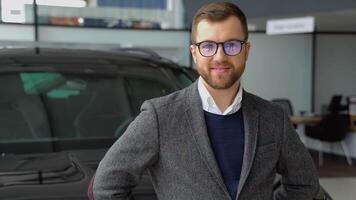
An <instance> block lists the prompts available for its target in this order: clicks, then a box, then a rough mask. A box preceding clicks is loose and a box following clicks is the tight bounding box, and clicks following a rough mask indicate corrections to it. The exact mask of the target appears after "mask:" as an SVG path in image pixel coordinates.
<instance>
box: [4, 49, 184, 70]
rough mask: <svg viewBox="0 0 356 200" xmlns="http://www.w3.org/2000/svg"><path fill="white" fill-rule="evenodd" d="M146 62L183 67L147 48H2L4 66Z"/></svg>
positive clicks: (151, 64) (152, 64) (153, 64)
mask: <svg viewBox="0 0 356 200" xmlns="http://www.w3.org/2000/svg"><path fill="white" fill-rule="evenodd" d="M46 62H48V63H53V62H56V63H63V64H65V63H67V64H70V63H71V64H73V63H78V64H79V63H91V64H112V65H116V64H146V65H150V66H164V67H171V68H179V66H178V65H177V64H175V63H173V62H172V61H170V60H168V59H164V58H161V57H160V56H159V55H158V54H156V53H154V52H150V51H149V50H144V49H135V48H132V49H130V48H121V49H116V50H90V49H66V48H2V49H0V65H7V66H8V65H16V66H27V65H35V64H36V63H37V64H40V63H42V64H43V63H46Z"/></svg>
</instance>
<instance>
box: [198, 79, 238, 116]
mask: <svg viewBox="0 0 356 200" xmlns="http://www.w3.org/2000/svg"><path fill="white" fill-rule="evenodd" d="M198 91H199V95H200V98H201V101H202V105H203V110H204V111H207V112H210V113H213V114H218V115H230V114H234V113H236V112H237V111H238V110H239V109H240V108H241V101H242V87H241V84H240V87H239V91H238V92H237V94H236V96H235V99H234V101H233V102H232V104H231V105H230V106H229V107H227V109H226V110H225V111H224V112H221V110H220V109H219V107H218V106H217V105H216V103H215V101H214V99H213V97H212V96H211V95H210V93H209V91H208V89H207V88H206V87H205V85H204V83H203V78H202V77H201V76H200V77H199V79H198Z"/></svg>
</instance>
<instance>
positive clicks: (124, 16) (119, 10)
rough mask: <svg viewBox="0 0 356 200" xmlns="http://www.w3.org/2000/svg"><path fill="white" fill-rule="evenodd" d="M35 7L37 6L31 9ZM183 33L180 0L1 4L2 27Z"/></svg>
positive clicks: (34, 0)
mask: <svg viewBox="0 0 356 200" xmlns="http://www.w3.org/2000/svg"><path fill="white" fill-rule="evenodd" d="M34 3H36V5H37V6H34ZM34 13H37V15H36V18H37V23H38V24H40V25H59V26H82V27H101V28H130V29H131V28H133V29H184V28H186V26H185V25H184V7H183V1H182V0H16V1H14V0H1V22H2V23H22V24H33V23H35V14H34Z"/></svg>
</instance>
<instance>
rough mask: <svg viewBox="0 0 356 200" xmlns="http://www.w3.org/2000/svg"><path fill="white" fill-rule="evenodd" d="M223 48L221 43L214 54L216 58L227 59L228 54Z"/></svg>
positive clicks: (218, 59) (219, 59)
mask: <svg viewBox="0 0 356 200" xmlns="http://www.w3.org/2000/svg"><path fill="white" fill-rule="evenodd" d="M223 48H224V47H223V45H222V44H219V46H218V50H217V52H216V54H215V55H214V60H216V61H223V60H226V59H227V55H226V54H225V52H224V49H223Z"/></svg>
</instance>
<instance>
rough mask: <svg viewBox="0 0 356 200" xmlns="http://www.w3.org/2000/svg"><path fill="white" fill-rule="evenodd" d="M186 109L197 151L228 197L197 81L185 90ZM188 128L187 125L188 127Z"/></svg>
mask: <svg viewBox="0 0 356 200" xmlns="http://www.w3.org/2000/svg"><path fill="white" fill-rule="evenodd" d="M187 92H188V93H187V110H186V120H187V121H188V124H189V125H190V132H191V134H192V135H193V139H194V141H195V142H196V144H197V146H198V149H199V152H200V154H201V157H202V159H203V160H204V162H205V164H206V165H207V166H208V169H209V170H210V172H211V174H212V176H213V177H214V178H215V180H216V181H217V183H218V185H219V186H220V187H221V189H222V190H223V191H224V193H225V194H226V196H227V197H228V198H229V199H230V195H229V192H228V191H227V188H226V186H225V183H224V181H223V178H222V176H221V172H220V169H219V166H218V164H217V162H216V159H215V155H214V152H213V150H212V147H211V143H210V139H209V136H208V133H207V128H206V124H205V117H204V111H203V106H202V103H201V98H200V95H199V92H198V84H197V81H196V82H195V83H193V85H191V86H190V87H189V88H188V90H187ZM188 128H189V127H188Z"/></svg>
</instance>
